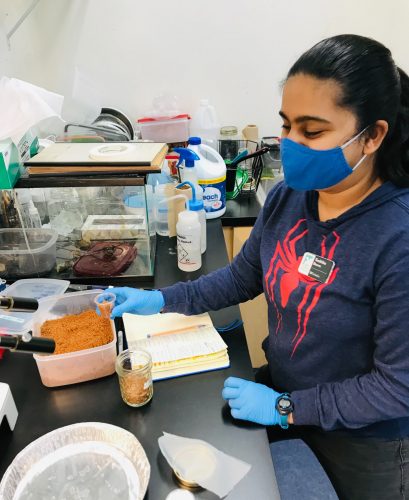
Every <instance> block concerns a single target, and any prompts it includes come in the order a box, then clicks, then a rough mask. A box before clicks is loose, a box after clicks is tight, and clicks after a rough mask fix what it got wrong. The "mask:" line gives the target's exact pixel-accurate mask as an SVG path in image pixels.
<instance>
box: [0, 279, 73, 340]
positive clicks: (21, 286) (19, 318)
mask: <svg viewBox="0 0 409 500" xmlns="http://www.w3.org/2000/svg"><path fill="white" fill-rule="evenodd" d="M69 284H70V282H69V281H64V280H52V279H47V278H33V279H26V280H18V281H16V282H14V283H13V284H12V285H10V286H9V287H7V288H6V289H5V290H4V291H3V292H1V293H2V294H3V295H6V296H8V297H29V298H32V299H37V300H39V299H42V298H44V297H50V296H52V295H60V294H62V293H64V292H65V290H66V289H67V288H68V285H69ZM34 314H35V313H26V312H13V311H2V312H1V314H0V331H5V332H6V333H10V334H15V333H17V334H19V335H22V334H23V333H25V332H27V331H28V330H30V328H31V321H32V319H33V317H34Z"/></svg>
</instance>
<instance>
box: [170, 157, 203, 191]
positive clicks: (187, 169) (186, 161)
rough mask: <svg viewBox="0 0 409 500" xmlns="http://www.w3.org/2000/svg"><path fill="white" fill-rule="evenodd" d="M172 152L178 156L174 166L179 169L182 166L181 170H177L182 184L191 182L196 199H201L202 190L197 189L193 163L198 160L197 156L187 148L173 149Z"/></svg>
mask: <svg viewBox="0 0 409 500" xmlns="http://www.w3.org/2000/svg"><path fill="white" fill-rule="evenodd" d="M173 151H175V153H178V154H179V156H180V158H179V161H178V163H177V165H176V166H177V167H178V168H179V167H180V166H181V165H183V168H182V169H179V171H180V177H181V179H182V182H191V183H192V184H193V186H194V187H195V194H196V197H198V198H202V199H203V195H202V196H201V194H203V190H202V189H200V187H199V181H198V177H197V173H196V168H195V161H199V160H200V158H199V156H198V155H197V154H196V153H195V152H194V151H191V150H190V149H187V148H175V149H174V150H173Z"/></svg>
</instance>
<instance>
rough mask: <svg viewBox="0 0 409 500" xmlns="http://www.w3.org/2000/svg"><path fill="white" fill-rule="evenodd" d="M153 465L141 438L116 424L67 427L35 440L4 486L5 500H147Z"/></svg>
mask: <svg viewBox="0 0 409 500" xmlns="http://www.w3.org/2000/svg"><path fill="white" fill-rule="evenodd" d="M149 476H150V465H149V462H148V459H147V457H146V454H145V451H144V449H143V448H142V446H141V444H140V443H139V441H138V440H137V439H136V437H135V436H134V435H133V434H131V433H130V432H128V431H126V430H124V429H121V428H120V427H116V426H114V425H110V424H103V423H99V422H86V423H80V424H74V425H69V426H67V427H61V428H60V429H56V430H55V431H52V432H49V433H48V434H45V435H44V436H42V437H40V438H39V439H37V440H35V441H33V442H32V443H31V444H29V445H28V446H27V447H26V448H24V449H23V450H22V451H21V452H20V453H19V454H18V455H17V456H16V458H15V459H14V460H13V462H12V463H11V465H10V466H9V468H8V469H7V470H6V473H5V474H4V476H3V479H2V481H1V483H0V498H1V499H4V500H31V499H39V498H41V500H51V499H55V498H64V499H65V500H74V499H77V498H81V499H89V500H94V499H97V498H98V500H112V499H113V498H115V500H142V499H143V497H144V495H145V493H146V490H147V487H148V482H149Z"/></svg>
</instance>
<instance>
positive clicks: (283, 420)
mask: <svg viewBox="0 0 409 500" xmlns="http://www.w3.org/2000/svg"><path fill="white" fill-rule="evenodd" d="M276 409H277V411H278V414H279V415H280V422H279V423H280V427H281V428H282V429H288V415H289V414H290V413H292V412H293V411H294V403H293V401H292V399H291V396H290V394H288V392H285V393H284V394H280V395H279V396H278V398H277V399H276Z"/></svg>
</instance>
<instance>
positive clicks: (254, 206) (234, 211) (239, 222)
mask: <svg viewBox="0 0 409 500" xmlns="http://www.w3.org/2000/svg"><path fill="white" fill-rule="evenodd" d="M260 210H261V204H260V202H259V200H258V198H257V196H256V195H255V194H253V195H248V196H245V195H243V194H241V195H239V196H238V197H237V198H236V199H235V200H227V203H226V212H225V213H224V214H223V215H222V218H221V219H222V224H223V226H229V227H236V226H254V223H255V222H256V219H257V216H258V214H259V213H260Z"/></svg>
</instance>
